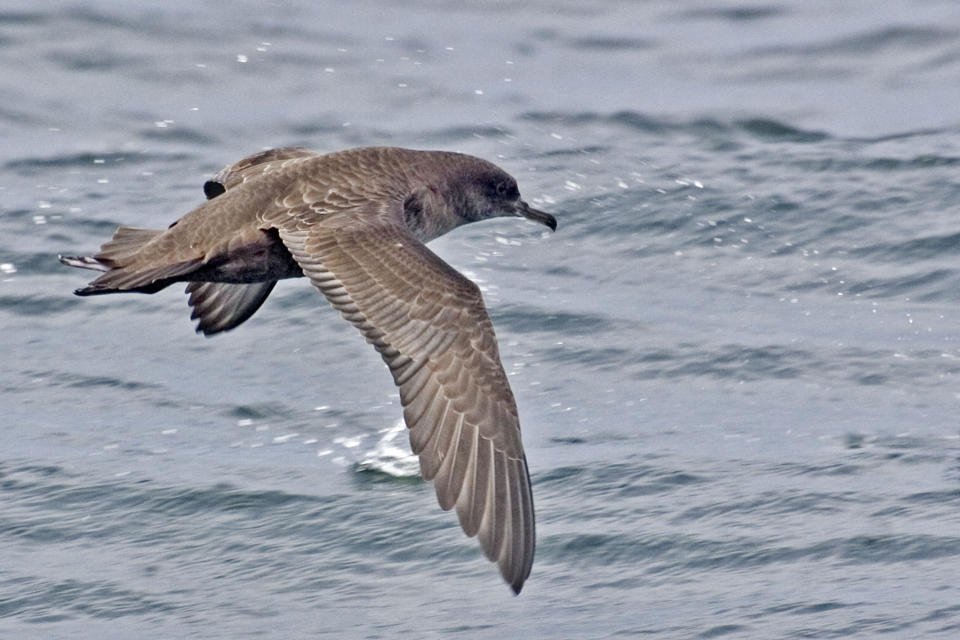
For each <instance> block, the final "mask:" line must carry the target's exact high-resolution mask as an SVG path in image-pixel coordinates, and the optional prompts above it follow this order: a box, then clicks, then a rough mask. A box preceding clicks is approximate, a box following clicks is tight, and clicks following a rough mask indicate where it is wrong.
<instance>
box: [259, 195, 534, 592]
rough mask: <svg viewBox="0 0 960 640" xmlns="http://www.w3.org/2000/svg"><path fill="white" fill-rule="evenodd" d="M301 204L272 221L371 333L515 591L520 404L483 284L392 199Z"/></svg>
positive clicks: (418, 449)
mask: <svg viewBox="0 0 960 640" xmlns="http://www.w3.org/2000/svg"><path fill="white" fill-rule="evenodd" d="M378 206H381V205H378V204H376V203H370V202H368V203H367V204H365V205H363V208H362V209H361V210H356V209H349V210H345V211H341V212H339V213H332V212H330V209H329V208H326V209H325V208H324V207H318V206H317V205H316V204H314V205H313V206H307V205H301V206H300V207H295V208H290V209H287V210H286V211H283V212H281V213H279V214H277V215H276V216H272V217H271V218H272V224H275V225H276V227H277V228H278V229H279V232H280V237H281V239H282V240H283V242H284V244H285V245H286V247H287V249H288V250H289V251H290V253H291V254H292V255H293V257H294V259H295V260H296V261H297V262H298V263H299V264H300V267H301V268H302V269H303V272H304V275H306V276H307V277H309V278H310V280H311V281H312V283H313V284H314V285H315V286H316V287H317V288H318V289H320V291H321V292H323V294H324V295H325V296H326V298H327V299H328V300H329V301H330V303H331V304H333V306H334V307H336V308H337V309H338V310H339V311H340V312H341V313H342V315H343V316H344V318H346V319H347V320H349V321H350V322H351V323H353V324H354V325H355V326H356V327H357V328H358V329H359V330H360V331H361V332H362V333H363V335H364V336H365V337H366V339H367V341H368V342H369V343H371V344H372V345H373V346H374V348H376V350H377V351H378V352H380V355H381V356H382V357H383V359H384V361H385V362H386V363H387V366H388V367H389V369H390V372H391V374H392V375H393V378H394V381H395V382H396V384H397V386H398V387H399V390H400V398H401V402H402V404H403V408H404V419H405V420H406V423H407V427H408V428H409V430H410V431H409V435H410V443H411V446H412V448H413V451H414V452H415V453H417V454H418V455H419V456H420V467H421V470H422V473H423V477H424V478H425V479H427V480H433V482H434V485H435V488H436V492H437V498H438V499H439V502H440V506H441V507H442V508H444V509H450V508H453V507H455V508H456V511H457V515H458V516H459V519H460V524H461V526H462V527H463V530H464V531H465V532H466V534H467V535H468V536H473V535H476V536H478V539H479V541H480V544H481V546H482V547H483V549H484V552H485V553H486V555H487V557H488V558H490V559H491V560H493V561H495V562H497V563H498V565H499V568H500V572H501V574H502V575H503V576H504V578H505V579H506V581H507V582H508V583H509V584H510V585H511V586H512V588H513V589H514V591H515V592H519V591H520V588H521V587H522V585H523V582H524V580H525V579H526V578H527V576H528V575H529V573H530V567H531V565H532V563H533V554H534V545H535V540H534V515H533V498H532V494H531V489H530V479H529V475H528V471H527V462H526V458H525V456H524V453H523V446H522V444H521V442H520V425H519V421H518V418H517V407H516V402H515V401H514V397H513V393H512V392H511V390H510V386H509V383H508V381H507V376H506V374H505V372H504V370H503V366H502V365H501V363H500V356H499V351H498V348H497V342H496V337H495V335H494V331H493V325H492V323H491V321H490V317H489V315H488V314H487V311H486V308H485V307H484V305H483V299H482V297H481V295H480V290H479V289H478V287H477V286H476V285H475V284H474V283H473V282H471V281H470V280H468V279H467V278H465V277H464V276H462V275H461V274H460V273H458V272H457V271H456V270H455V269H453V268H452V267H451V266H449V265H448V264H447V263H445V262H444V261H443V260H441V259H440V258H439V257H437V256H436V255H435V254H434V253H433V252H431V251H430V250H429V249H427V247H426V246H424V245H423V244H422V243H421V242H420V241H418V240H417V239H415V238H414V237H413V236H412V235H411V234H410V233H408V232H407V230H406V228H405V227H403V226H402V223H401V222H400V221H401V219H402V211H401V204H400V203H399V202H394V203H388V204H384V205H382V206H383V207H386V208H385V209H377V207H378Z"/></svg>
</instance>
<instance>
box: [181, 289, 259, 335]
mask: <svg viewBox="0 0 960 640" xmlns="http://www.w3.org/2000/svg"><path fill="white" fill-rule="evenodd" d="M276 284H277V281H276V280H268V281H267V282H253V283H249V284H234V283H228V282H199V281H194V282H191V283H189V284H188V285H187V294H189V296H190V297H189V298H188V299H187V303H188V304H189V305H190V306H191V307H192V308H193V313H192V314H190V319H191V320H199V322H198V323H197V333H202V334H204V335H208V336H209V335H213V334H215V333H220V332H221V331H229V330H230V329H233V328H235V327H237V326H238V325H240V324H242V323H243V322H246V321H247V320H248V319H249V318H250V316H252V315H253V314H254V313H256V311H257V309H259V308H260V306H261V305H262V304H263V303H264V302H265V301H266V299H267V296H269V295H270V292H271V291H273V287H274V286H276Z"/></svg>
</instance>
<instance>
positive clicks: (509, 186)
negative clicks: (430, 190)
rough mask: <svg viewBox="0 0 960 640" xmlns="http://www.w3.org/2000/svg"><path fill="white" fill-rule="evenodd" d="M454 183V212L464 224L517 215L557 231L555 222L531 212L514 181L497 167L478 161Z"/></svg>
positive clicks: (541, 213)
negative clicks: (456, 191)
mask: <svg viewBox="0 0 960 640" xmlns="http://www.w3.org/2000/svg"><path fill="white" fill-rule="evenodd" d="M461 178H462V179H460V180H458V181H457V182H458V183H459V184H458V187H459V188H458V191H459V194H458V195H459V197H458V198H457V200H459V202H458V207H457V208H458V209H459V211H458V213H459V214H460V215H461V216H462V217H463V218H464V219H465V221H466V222H476V221H478V220H486V219H487V218H496V217H500V216H520V217H523V218H527V219H528V220H533V221H534V222H539V223H540V224H544V225H546V226H548V227H550V229H551V231H556V230H557V219H556V218H554V217H553V216H552V215H550V214H549V213H547V212H546V211H540V210H539V209H534V208H533V207H531V206H530V205H528V204H527V203H526V202H525V201H524V200H523V199H522V198H521V197H520V190H519V188H518V187H517V181H516V180H514V179H513V177H512V176H511V175H510V174H508V173H507V172H506V171H503V170H502V169H500V168H499V167H497V166H495V165H493V164H490V163H488V162H482V163H480V164H478V165H476V166H474V167H470V170H468V171H467V172H466V174H465V175H463V176H461Z"/></svg>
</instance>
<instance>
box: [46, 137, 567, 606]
mask: <svg viewBox="0 0 960 640" xmlns="http://www.w3.org/2000/svg"><path fill="white" fill-rule="evenodd" d="M204 193H205V194H206V195H207V197H208V198H209V200H208V201H207V202H206V203H204V204H203V205H201V206H200V207H198V208H196V209H194V210H193V211H191V212H190V213H188V214H187V215H185V216H184V217H182V218H180V219H179V220H178V221H176V222H174V223H173V224H172V225H170V227H169V228H167V229H165V230H147V229H136V228H132V227H120V228H119V229H118V230H117V232H116V233H115V234H114V236H113V239H111V240H110V241H109V242H107V243H106V244H104V245H103V246H102V247H101V249H100V252H99V253H97V254H95V255H94V256H93V257H92V258H87V257H66V256H62V257H61V258H60V259H61V261H62V262H63V263H64V264H67V265H70V266H74V267H81V268H86V269H95V270H98V271H102V272H103V273H102V274H101V275H100V276H99V277H98V278H96V279H95V280H93V281H92V282H91V283H90V284H89V285H88V286H86V287H84V288H82V289H78V290H77V291H76V293H77V294H78V295H82V296H86V295H97V294H105V293H118V292H141V293H154V292H156V291H159V290H160V289H163V288H164V287H166V286H167V285H170V284H172V283H175V282H187V283H188V285H187V293H188V294H189V296H190V297H189V300H188V302H189V304H190V306H191V307H192V308H193V316H192V317H193V318H194V319H196V320H198V321H199V322H198V325H197V331H198V332H202V333H204V334H206V335H210V334H215V333H218V332H221V331H227V330H229V329H233V328H234V327H236V326H237V325H239V324H241V323H242V322H244V321H245V320H247V318H249V317H250V316H251V315H253V313H254V312H255V311H256V310H257V309H258V308H259V307H260V305H261V304H263V302H264V300H266V298H267V296H268V295H269V294H270V291H271V290H272V289H273V287H274V285H275V284H276V282H277V280H279V279H282V278H293V277H300V276H306V277H307V278H309V279H310V281H311V282H312V283H313V285H314V286H316V287H317V288H318V289H319V290H320V291H321V292H322V293H323V295H324V296H326V298H327V300H329V301H330V303H331V304H332V305H333V306H334V307H335V308H336V309H338V310H339V311H340V313H341V314H342V315H343V317H344V318H345V319H347V320H349V321H350V322H351V323H352V324H353V325H354V326H355V327H357V329H359V330H360V332H361V333H362V334H363V335H364V337H365V338H366V339H367V342H369V343H370V344H372V345H373V347H374V348H375V349H376V350H377V351H378V352H379V353H380V355H381V356H382V357H383V360H384V362H386V364H387V367H388V368H389V369H390V373H391V374H392V375H393V379H394V381H395V382H396V384H397V387H398V388H399V390H400V399H401V402H402V404H403V416H404V420H405V421H406V423H407V427H408V428H409V435H410V444H411V447H412V449H413V451H414V452H415V453H416V454H417V455H419V457H420V468H421V471H422V474H423V477H424V479H426V480H432V481H433V483H434V486H435V488H436V492H437V498H438V500H439V502H440V506H441V507H442V508H443V509H451V508H455V509H456V512H457V515H458V516H459V518H460V524H461V526H462V527H463V530H464V532H466V534H467V535H468V536H474V535H476V536H477V537H478V539H479V541H480V544H481V546H482V547H483V550H484V552H485V553H486V555H487V557H488V558H490V559H491V560H493V561H495V562H497V564H498V565H499V567H500V572H501V574H502V575H503V577H504V579H505V580H506V581H507V583H509V584H510V586H511V587H512V588H513V590H514V592H515V593H519V592H520V589H521V587H522V586H523V583H524V581H525V580H526V578H527V576H528V575H529V573H530V567H531V565H532V563H533V553H534V544H535V541H534V514H533V497H532V494H531V490H530V479H529V474H528V471H527V462H526V457H525V456H524V452H523V445H522V444H521V442H520V425H519V420H518V417H517V406H516V402H515V401H514V397H513V393H512V392H511V391H510V385H509V383H508V381H507V376H506V374H505V373H504V370H503V365H502V364H501V363H500V356H499V351H498V349H497V341H496V337H495V335H494V331H493V325H492V323H491V322H490V316H489V315H488V314H487V310H486V308H485V307H484V304H483V299H482V297H481V295H480V290H479V289H478V288H477V286H476V285H475V284H474V283H473V282H471V281H470V280H468V279H467V278H465V277H464V276H463V275H461V274H460V273H459V272H457V271H456V270H455V269H453V268H452V267H451V266H450V265H448V264H447V263H446V262H444V261H443V260H441V259H440V258H439V257H437V255H436V254H434V253H433V252H432V251H430V250H429V249H427V247H426V246H425V245H424V243H425V242H428V241H430V240H432V239H433V238H436V237H438V236H440V235H442V234H444V233H446V232H447V231H450V230H451V229H454V228H456V227H457V226H460V225H461V224H466V223H468V222H475V221H478V220H483V219H486V218H491V217H495V216H523V217H526V218H529V219H531V220H535V221H537V222H540V223H542V224H545V225H547V226H549V227H550V228H551V229H556V220H555V219H554V218H553V216H551V215H549V214H547V213H544V212H542V211H537V210H536V209H532V208H531V207H529V206H528V205H527V204H526V203H525V202H524V201H523V200H521V199H520V194H519V191H518V190H517V184H516V181H515V180H514V179H513V178H511V177H510V176H509V175H508V174H506V173H505V172H503V171H502V170H501V169H499V168H498V167H496V166H495V165H493V164H491V163H489V162H486V161H484V160H481V159H479V158H474V157H471V156H467V155H462V154H456V153H447V152H441V151H412V150H408V149H397V148H387V147H374V148H364V149H351V150H347V151H341V152H337V153H331V154H327V155H317V154H314V153H312V152H310V151H307V150H305V149H301V148H296V147H286V148H282V149H274V150H271V151H265V152H263V153H258V154H255V155H252V156H249V157H247V158H244V159H243V160H240V161H239V162H237V163H235V164H233V165H230V166H228V167H226V168H225V169H224V170H223V171H221V172H220V173H219V174H217V175H216V176H215V177H214V178H213V179H212V180H210V181H208V182H207V183H206V184H205V185H204Z"/></svg>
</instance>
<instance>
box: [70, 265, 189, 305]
mask: <svg viewBox="0 0 960 640" xmlns="http://www.w3.org/2000/svg"><path fill="white" fill-rule="evenodd" d="M201 264H203V261H202V260H188V261H187V262H179V263H176V264H167V265H163V266H160V267H154V268H152V269H143V270H140V271H127V270H126V269H125V268H123V267H112V268H110V269H109V270H108V271H106V272H104V274H103V275H102V276H100V277H99V278H97V279H96V280H93V281H92V282H91V283H90V284H88V285H87V286H85V287H83V288H82V289H77V290H76V291H74V293H75V294H77V295H78V296H95V295H100V294H104V293H121V292H125V291H129V292H132V293H156V292H157V291H160V290H161V289H163V288H164V287H166V286H167V285H170V284H173V283H174V282H177V277H178V276H182V275H186V274H188V273H190V272H192V271H195V270H196V269H197V268H198V267H199V266H200V265H201Z"/></svg>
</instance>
